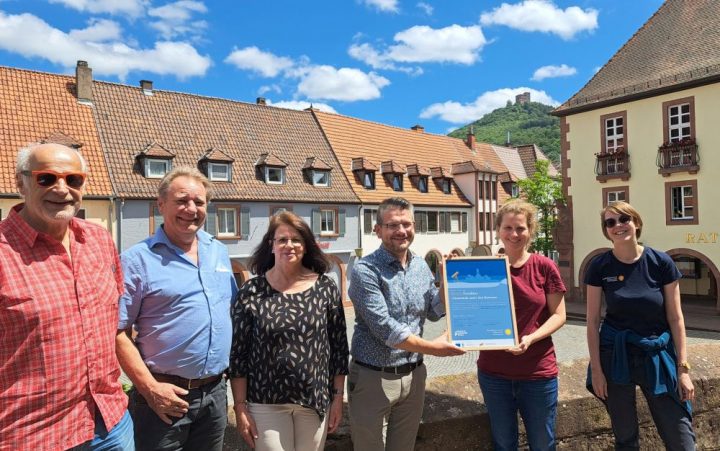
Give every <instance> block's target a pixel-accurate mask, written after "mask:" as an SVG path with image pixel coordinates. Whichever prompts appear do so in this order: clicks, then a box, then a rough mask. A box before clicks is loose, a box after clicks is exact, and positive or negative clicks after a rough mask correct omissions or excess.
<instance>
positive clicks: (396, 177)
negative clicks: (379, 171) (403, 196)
mask: <svg viewBox="0 0 720 451" xmlns="http://www.w3.org/2000/svg"><path fill="white" fill-rule="evenodd" d="M392 188H393V191H402V190H403V179H402V174H393V176H392Z"/></svg>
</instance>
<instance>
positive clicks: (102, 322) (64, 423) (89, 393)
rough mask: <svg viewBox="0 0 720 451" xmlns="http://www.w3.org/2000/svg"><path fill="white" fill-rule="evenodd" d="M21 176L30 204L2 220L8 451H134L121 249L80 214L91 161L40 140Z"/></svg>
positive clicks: (1, 397) (2, 393)
mask: <svg viewBox="0 0 720 451" xmlns="http://www.w3.org/2000/svg"><path fill="white" fill-rule="evenodd" d="M15 175H16V183H17V187H18V190H19V191H20V194H22V196H23V198H24V203H21V204H19V205H16V206H15V207H13V209H12V210H11V212H10V214H9V215H8V217H7V218H6V219H5V220H4V221H2V222H0V262H2V263H1V264H0V450H3V451H4V450H13V451H16V450H67V449H73V450H92V449H103V450H117V451H120V450H123V451H127V450H134V442H133V427H132V420H131V419H130V416H129V415H128V413H127V397H126V396H125V394H124V393H123V391H122V388H121V386H120V384H119V382H118V378H119V376H120V367H119V365H118V362H117V360H116V357H115V332H116V330H115V328H116V325H117V322H118V297H119V295H120V294H121V293H122V291H123V278H122V274H121V269H120V262H119V259H118V254H117V250H116V249H115V245H114V244H113V242H112V238H111V237H110V235H109V234H108V232H107V231H106V230H105V229H103V228H102V227H100V226H97V225H94V224H91V223H88V222H85V221H83V220H81V219H78V218H75V214H76V213H77V211H78V210H79V208H80V204H81V202H82V192H83V189H84V187H85V179H86V176H87V169H86V164H85V161H84V159H83V158H82V157H81V155H80V154H79V153H78V151H77V150H75V149H71V148H69V147H65V146H62V145H59V144H35V145H31V146H29V147H27V148H23V149H21V150H20V152H19V153H18V163H17V168H16V174H15Z"/></svg>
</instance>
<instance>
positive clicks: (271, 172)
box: [265, 166, 285, 185]
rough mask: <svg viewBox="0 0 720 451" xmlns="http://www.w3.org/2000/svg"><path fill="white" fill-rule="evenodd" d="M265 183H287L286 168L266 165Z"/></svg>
mask: <svg viewBox="0 0 720 451" xmlns="http://www.w3.org/2000/svg"><path fill="white" fill-rule="evenodd" d="M265 183H269V184H271V185H282V184H283V183H285V168H274V167H272V166H265Z"/></svg>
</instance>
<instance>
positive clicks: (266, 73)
mask: <svg viewBox="0 0 720 451" xmlns="http://www.w3.org/2000/svg"><path fill="white" fill-rule="evenodd" d="M225 62H226V63H228V64H232V65H234V66H235V67H237V68H238V69H244V70H250V71H253V72H257V73H258V74H260V75H262V76H263V77H268V78H272V77H276V76H277V75H278V74H279V73H281V72H283V71H286V70H289V69H290V68H292V67H293V65H294V63H293V60H292V59H290V58H287V57H284V56H276V55H274V54H272V53H270V52H263V51H262V50H260V49H259V48H257V47H255V46H253V47H245V48H244V49H237V48H236V49H233V51H232V52H230V54H229V55H228V56H227V58H225Z"/></svg>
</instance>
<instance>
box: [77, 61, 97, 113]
mask: <svg viewBox="0 0 720 451" xmlns="http://www.w3.org/2000/svg"><path fill="white" fill-rule="evenodd" d="M92 82H93V78H92V69H90V67H88V63H87V61H80V60H78V62H77V66H75V86H76V88H77V100H78V103H80V104H82V105H92V102H93V97H92Z"/></svg>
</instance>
